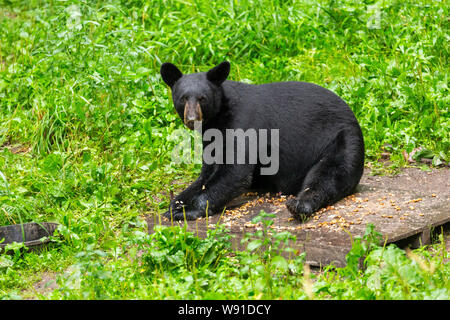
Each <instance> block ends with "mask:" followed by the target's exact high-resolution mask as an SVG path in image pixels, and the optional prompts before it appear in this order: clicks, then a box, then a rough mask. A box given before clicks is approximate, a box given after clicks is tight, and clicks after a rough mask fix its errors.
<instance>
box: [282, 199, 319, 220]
mask: <svg viewBox="0 0 450 320" xmlns="http://www.w3.org/2000/svg"><path fill="white" fill-rule="evenodd" d="M286 207H287V208H288V210H289V212H290V213H291V214H292V216H293V217H294V218H295V219H297V220H300V221H305V220H306V219H307V218H309V217H310V216H311V215H312V214H313V213H314V211H315V210H314V208H313V206H312V204H311V203H310V202H309V201H304V200H298V199H296V198H292V199H289V200H287V201H286Z"/></svg>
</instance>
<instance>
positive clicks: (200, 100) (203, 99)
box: [198, 96, 206, 102]
mask: <svg viewBox="0 0 450 320" xmlns="http://www.w3.org/2000/svg"><path fill="white" fill-rule="evenodd" d="M198 101H199V102H205V101H206V97H205V96H200V97H199V98H198Z"/></svg>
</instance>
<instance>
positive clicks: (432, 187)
mask: <svg viewBox="0 0 450 320" xmlns="http://www.w3.org/2000/svg"><path fill="white" fill-rule="evenodd" d="M285 201H286V198H285V197H281V196H277V195H269V194H266V195H256V194H247V195H245V196H241V197H240V198H238V199H235V200H234V201H233V202H232V203H231V204H230V205H229V207H230V209H229V210H227V211H226V212H225V213H224V214H223V215H222V216H221V217H220V216H219V215H215V216H212V217H209V218H208V221H207V220H206V219H205V218H202V219H198V220H196V221H189V222H188V230H191V231H193V232H195V233H197V234H198V235H199V236H205V235H206V230H207V229H208V228H215V226H216V224H217V223H218V221H219V218H220V221H219V223H220V224H224V225H225V226H226V227H227V228H228V229H229V230H230V231H229V232H230V233H231V234H232V235H234V237H233V246H234V248H235V249H239V250H243V249H245V247H244V246H242V245H241V244H240V240H241V239H242V237H243V236H244V235H245V234H246V233H253V232H255V230H258V229H260V228H262V226H261V225H260V224H252V223H251V220H252V219H253V218H254V217H255V216H257V215H258V214H259V212H260V211H261V210H264V211H265V212H268V213H275V214H276V218H274V224H273V225H272V226H271V228H270V231H271V232H273V233H275V232H280V231H284V230H287V231H289V232H290V233H292V234H294V235H295V236H296V238H297V241H296V243H295V244H293V247H294V248H295V249H298V251H299V252H306V261H307V263H308V264H310V265H312V266H321V265H328V264H333V265H335V266H338V267H341V266H344V265H345V255H346V254H347V253H348V251H349V250H350V248H351V243H352V239H351V238H352V237H355V236H362V235H363V234H364V232H365V230H366V225H367V224H368V223H372V224H374V225H375V229H376V230H377V231H378V232H380V233H381V234H382V235H383V238H384V239H383V243H384V242H385V241H386V242H387V243H396V244H398V245H399V246H401V247H405V246H410V247H412V248H416V247H418V246H420V245H425V244H429V243H430V242H431V240H432V233H433V231H434V230H437V231H438V232H440V230H441V227H442V228H448V227H449V225H450V170H449V169H448V168H443V169H434V170H433V171H431V172H424V171H421V170H419V169H414V168H410V169H406V170H404V171H403V172H402V173H401V174H399V175H397V176H395V177H386V176H383V177H382V176H371V175H369V174H367V173H365V174H364V176H363V178H362V179H361V182H360V185H359V186H358V189H357V192H356V193H355V194H354V195H352V196H349V197H347V198H345V199H343V200H341V201H339V202H337V203H336V204H334V205H333V206H329V207H327V208H324V209H322V210H320V211H318V212H316V213H315V214H314V215H313V216H312V217H311V218H309V219H308V220H307V221H305V222H303V223H301V222H299V221H296V220H293V219H292V218H291V215H290V213H289V212H288V210H287V209H286V207H285V204H284V203H285ZM160 220H161V224H163V225H171V224H172V223H174V224H177V225H184V222H181V223H180V222H171V221H168V220H166V219H164V218H161V219H159V217H157V216H156V215H150V216H149V217H148V226H149V232H152V230H153V227H154V226H155V224H159V223H160Z"/></svg>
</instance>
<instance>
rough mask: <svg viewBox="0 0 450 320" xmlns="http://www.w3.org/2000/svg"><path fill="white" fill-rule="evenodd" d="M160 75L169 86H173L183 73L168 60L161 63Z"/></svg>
mask: <svg viewBox="0 0 450 320" xmlns="http://www.w3.org/2000/svg"><path fill="white" fill-rule="evenodd" d="M160 73H161V77H162V78H163V80H164V82H165V83H167V85H168V86H169V87H171V88H172V87H173V85H174V84H175V82H177V81H178V79H180V78H181V77H182V76H183V74H182V73H181V71H180V70H179V69H178V68H177V67H176V66H175V65H174V64H171V63H169V62H165V63H163V64H162V65H161V70H160Z"/></svg>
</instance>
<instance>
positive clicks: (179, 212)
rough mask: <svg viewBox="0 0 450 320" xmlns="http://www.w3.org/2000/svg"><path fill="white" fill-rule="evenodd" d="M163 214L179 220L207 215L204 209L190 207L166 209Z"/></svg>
mask: <svg viewBox="0 0 450 320" xmlns="http://www.w3.org/2000/svg"><path fill="white" fill-rule="evenodd" d="M163 216H164V217H165V218H167V219H168V220H171V221H172V220H173V221H178V220H184V219H185V217H186V220H195V219H198V218H201V217H204V216H206V214H205V212H204V211H203V210H189V209H184V210H183V209H175V210H168V211H166V212H165V213H164V214H163Z"/></svg>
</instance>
